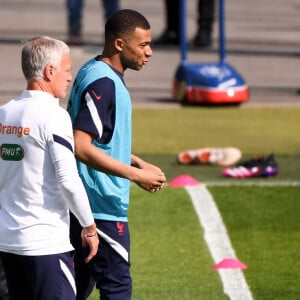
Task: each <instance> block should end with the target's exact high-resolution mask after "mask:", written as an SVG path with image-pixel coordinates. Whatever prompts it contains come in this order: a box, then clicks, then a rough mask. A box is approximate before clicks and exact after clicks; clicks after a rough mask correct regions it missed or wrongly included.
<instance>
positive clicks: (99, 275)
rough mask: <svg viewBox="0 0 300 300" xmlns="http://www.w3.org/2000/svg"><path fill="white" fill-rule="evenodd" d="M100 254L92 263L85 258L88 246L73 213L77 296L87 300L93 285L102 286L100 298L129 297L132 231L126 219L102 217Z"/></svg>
mask: <svg viewBox="0 0 300 300" xmlns="http://www.w3.org/2000/svg"><path fill="white" fill-rule="evenodd" d="M95 222H96V224H97V231H98V236H99V239H100V244H99V249H98V252H97V255H96V256H95V257H94V258H93V259H92V260H91V262H90V263H89V264H86V263H85V262H84V258H85V257H86V256H87V253H88V249H86V248H82V247H81V239H80V232H81V227H80V225H79V223H78V221H77V220H76V219H75V217H74V216H72V215H71V242H72V244H73V246H74V248H75V250H76V251H75V257H74V263H75V273H76V275H75V278H76V288H77V293H78V294H77V298H76V299H77V300H86V299H87V298H88V296H89V294H90V293H91V292H92V290H93V287H94V285H95V284H96V287H97V289H99V290H100V295H101V298H100V299H101V300H129V299H131V293H132V280H131V276H130V259H129V248H130V234H129V230H128V223H127V222H115V221H100V220H95Z"/></svg>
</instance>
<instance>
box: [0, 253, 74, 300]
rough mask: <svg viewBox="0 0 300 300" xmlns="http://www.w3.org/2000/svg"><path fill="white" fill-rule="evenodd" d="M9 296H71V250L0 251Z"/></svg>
mask: <svg viewBox="0 0 300 300" xmlns="http://www.w3.org/2000/svg"><path fill="white" fill-rule="evenodd" d="M0 255H1V257H2V262H3V267H4V272H5V275H6V281H7V286H8V293H9V299H10V300H20V299H22V300H41V299H43V300H73V299H74V300H75V299H76V296H75V294H76V287H75V278H74V277H75V274H74V273H75V272H74V267H73V253H71V252H67V253H62V254H52V255H41V256H24V255H16V254H11V253H4V252H1V253H0Z"/></svg>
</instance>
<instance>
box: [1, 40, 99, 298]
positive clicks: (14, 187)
mask: <svg viewBox="0 0 300 300" xmlns="http://www.w3.org/2000/svg"><path fill="white" fill-rule="evenodd" d="M71 66H72V61H71V57H70V52H69V48H68V46H67V45H66V44H65V43H63V42H62V41H58V40H55V39H52V38H49V37H38V38H34V39H32V40H30V41H28V42H26V44H25V46H24V47H23V49H22V69H23V73H24V76H25V78H26V80H27V89H26V90H24V91H23V92H22V94H21V95H20V96H19V97H17V98H16V99H13V100H11V101H9V102H8V103H6V104H5V105H3V106H2V107H1V108H0V150H1V156H0V237H1V239H0V256H1V259H2V262H3V266H4V271H5V275H6V280H7V285H8V292H9V299H10V300H19V299H25V300H41V299H43V300H53V299H60V300H72V299H75V294H76V288H75V280H74V269H73V259H72V255H73V254H72V250H73V248H72V245H71V243H70V238H69V210H70V209H71V211H72V212H73V213H74V215H75V216H76V218H78V220H79V222H80V224H81V225H82V226H83V227H84V229H83V231H82V233H81V234H82V242H83V245H84V246H89V250H87V251H88V252H89V254H88V256H87V258H86V262H89V261H90V260H91V259H92V257H93V256H94V255H95V253H96V251H97V249H98V244H99V240H98V236H97V233H96V225H95V223H94V219H93V216H92V212H91V209H90V206H89V201H88V198H87V195H86V192H85V189H84V186H83V184H82V182H81V180H80V177H79V175H78V171H77V167H76V161H75V158H74V153H73V148H74V141H73V132H72V123H71V120H70V117H69V115H68V113H67V112H66V111H65V110H64V109H63V108H61V107H60V106H59V99H58V98H64V97H65V96H66V93H67V87H68V84H69V83H70V82H71V81H72V74H71Z"/></svg>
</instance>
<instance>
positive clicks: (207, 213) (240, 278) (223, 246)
mask: <svg viewBox="0 0 300 300" xmlns="http://www.w3.org/2000/svg"><path fill="white" fill-rule="evenodd" d="M185 189H186V190H187V192H188V193H189V195H190V196H191V200H192V203H193V205H194V208H195V210H196V213H197V215H198V217H199V220H200V223H201V225H202V227H203V229H204V238H205V240H206V243H207V245H208V248H209V250H210V253H211V255H212V257H213V259H214V261H215V263H219V262H220V261H221V260H223V259H224V258H236V256H235V252H234V249H233V248H232V246H231V242H230V239H229V237H228V234H227V230H226V227H225V225H224V223H223V221H222V217H221V215H220V213H219V210H218V208H217V206H216V204H215V202H214V200H213V198H212V196H211V194H210V193H209V191H208V190H207V188H206V186H205V185H204V184H200V185H198V186H190V187H185ZM218 271H219V274H220V277H221V280H222V282H223V287H224V293H225V294H227V295H228V296H229V298H230V299H231V300H253V297H252V295H251V292H250V289H249V287H248V285H247V282H246V280H245V277H244V275H243V272H242V271H241V270H240V269H219V270H218Z"/></svg>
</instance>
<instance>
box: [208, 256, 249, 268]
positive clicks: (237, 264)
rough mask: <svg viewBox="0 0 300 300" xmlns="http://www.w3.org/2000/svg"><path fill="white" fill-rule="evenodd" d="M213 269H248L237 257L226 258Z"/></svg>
mask: <svg viewBox="0 0 300 300" xmlns="http://www.w3.org/2000/svg"><path fill="white" fill-rule="evenodd" d="M213 269H215V270H217V269H247V266H246V265H245V264H244V263H242V262H241V261H239V260H238V259H236V258H225V259H223V260H222V261H220V262H219V263H217V264H216V265H214V266H213Z"/></svg>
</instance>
